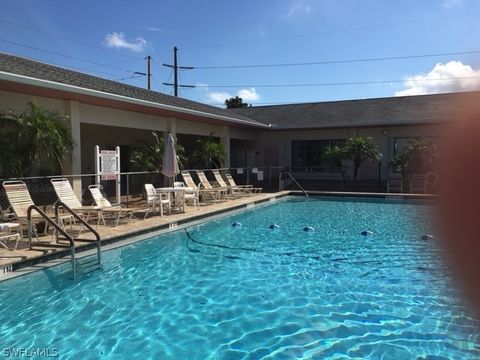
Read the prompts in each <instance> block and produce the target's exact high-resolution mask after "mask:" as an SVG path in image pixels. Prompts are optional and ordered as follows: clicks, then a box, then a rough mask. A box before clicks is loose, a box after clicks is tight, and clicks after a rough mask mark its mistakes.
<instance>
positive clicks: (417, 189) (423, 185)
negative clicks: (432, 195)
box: [410, 174, 427, 194]
mask: <svg viewBox="0 0 480 360" xmlns="http://www.w3.org/2000/svg"><path fill="white" fill-rule="evenodd" d="M410 192H411V193H412V194H425V193H426V192H427V179H426V177H425V175H418V174H417V175H412V178H411V180H410Z"/></svg>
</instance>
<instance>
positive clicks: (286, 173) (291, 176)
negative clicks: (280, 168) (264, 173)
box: [280, 172, 309, 198]
mask: <svg viewBox="0 0 480 360" xmlns="http://www.w3.org/2000/svg"><path fill="white" fill-rule="evenodd" d="M282 175H288V176H289V177H290V178H291V179H292V180H293V182H294V183H295V184H296V185H297V186H298V187H299V188H300V190H302V192H303V193H304V194H305V196H306V197H307V198H308V197H309V196H308V194H307V192H306V191H305V189H304V188H303V187H302V185H300V184H299V182H298V181H297V180H296V179H295V178H294V177H293V175H292V174H290V173H289V172H284V173H280V179H281V177H282Z"/></svg>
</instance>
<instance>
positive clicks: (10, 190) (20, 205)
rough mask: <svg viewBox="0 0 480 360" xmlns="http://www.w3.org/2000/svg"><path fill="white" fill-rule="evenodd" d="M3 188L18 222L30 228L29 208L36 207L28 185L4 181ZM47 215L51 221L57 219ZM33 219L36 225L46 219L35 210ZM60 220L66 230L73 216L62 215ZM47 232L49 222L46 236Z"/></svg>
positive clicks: (21, 231)
mask: <svg viewBox="0 0 480 360" xmlns="http://www.w3.org/2000/svg"><path fill="white" fill-rule="evenodd" d="M3 188H4V189H5V193H6V195H7V199H8V201H9V202H10V206H11V208H12V210H13V212H14V213H15V215H16V217H17V221H18V222H19V223H20V225H25V226H28V219H27V212H28V208H29V207H30V206H32V205H35V203H34V202H33V200H32V197H31V196H30V192H29V191H28V188H27V185H26V184H25V183H24V182H23V181H20V180H14V181H4V182H3ZM47 215H48V216H49V217H50V218H51V219H55V214H53V213H48V212H47ZM31 219H32V223H34V224H37V223H39V222H43V221H45V219H44V218H43V217H42V216H41V215H40V214H39V213H38V212H36V211H35V210H33V211H32V213H31ZM58 220H59V225H60V226H61V227H62V228H65V222H66V221H70V224H72V223H73V216H72V215H62V216H59V219H58ZM34 230H35V235H36V237H37V240H39V239H38V234H37V233H36V228H34ZM47 230H48V222H47V223H46V225H45V231H44V233H45V234H46V233H47ZM20 235H21V236H22V238H23V230H22V227H21V226H20Z"/></svg>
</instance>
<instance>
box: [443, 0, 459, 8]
mask: <svg viewBox="0 0 480 360" xmlns="http://www.w3.org/2000/svg"><path fill="white" fill-rule="evenodd" d="M461 4H462V0H443V4H442V5H443V7H446V8H451V7H453V6H456V5H461Z"/></svg>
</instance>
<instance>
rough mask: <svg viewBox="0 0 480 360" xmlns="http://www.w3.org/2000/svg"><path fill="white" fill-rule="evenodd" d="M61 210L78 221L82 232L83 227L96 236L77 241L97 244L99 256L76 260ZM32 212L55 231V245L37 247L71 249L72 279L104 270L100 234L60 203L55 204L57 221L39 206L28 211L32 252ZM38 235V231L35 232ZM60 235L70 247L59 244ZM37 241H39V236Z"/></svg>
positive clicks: (71, 238) (29, 238)
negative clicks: (62, 223)
mask: <svg viewBox="0 0 480 360" xmlns="http://www.w3.org/2000/svg"><path fill="white" fill-rule="evenodd" d="M60 208H61V209H62V210H64V211H66V212H67V213H68V214H70V215H71V216H72V217H73V218H74V219H75V220H76V221H78V222H79V223H80V232H81V231H82V228H83V227H86V228H87V229H88V230H90V232H92V233H93V234H94V235H95V239H80V238H77V239H75V240H77V241H82V242H87V243H95V245H96V249H97V256H95V257H93V258H91V259H89V258H87V260H82V261H80V260H79V259H77V258H76V252H75V241H74V239H73V237H72V236H71V235H70V234H68V233H67V232H66V231H65V228H64V226H62V225H60V224H61V221H60V212H59V210H60ZM32 211H35V212H37V213H38V214H39V215H40V216H41V217H42V218H43V219H44V220H45V222H46V223H48V224H49V225H51V226H52V227H53V228H54V229H55V230H54V235H55V245H52V244H50V243H48V244H41V243H39V244H37V246H48V247H52V246H54V247H60V248H69V249H70V261H71V264H72V279H73V280H75V279H76V278H77V277H78V276H81V275H85V274H88V273H90V272H92V271H95V270H99V269H101V268H102V247H101V242H102V239H101V238H100V235H99V233H98V232H97V231H96V230H95V229H94V228H93V227H92V226H91V225H90V224H89V223H87V222H86V221H85V220H84V219H83V218H82V217H80V216H79V215H78V214H77V213H76V212H75V211H73V210H72V209H71V208H70V207H68V206H67V205H66V204H65V203H63V202H61V201H58V202H57V203H56V204H55V219H52V217H50V216H49V215H48V214H46V213H45V211H43V210H42V209H41V208H40V207H38V206H37V205H31V206H30V207H29V208H28V210H27V221H28V241H29V245H30V250H31V249H32V235H33V232H34V229H33V223H32ZM45 226H46V225H45ZM35 233H36V230H35ZM59 234H61V235H63V236H64V237H65V239H66V240H68V245H65V244H61V243H59V241H58V240H59ZM36 235H37V239H38V234H37V233H36Z"/></svg>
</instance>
